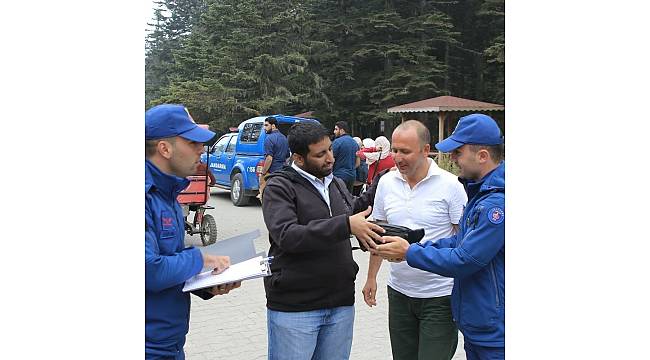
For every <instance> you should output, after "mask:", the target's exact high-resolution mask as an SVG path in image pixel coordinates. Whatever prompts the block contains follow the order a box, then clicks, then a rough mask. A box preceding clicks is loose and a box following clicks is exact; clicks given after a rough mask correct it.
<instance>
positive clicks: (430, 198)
mask: <svg viewBox="0 0 650 360" xmlns="http://www.w3.org/2000/svg"><path fill="white" fill-rule="evenodd" d="M428 161H429V171H428V173H427V175H426V176H425V177H424V179H422V180H421V181H420V182H419V183H417V184H416V185H415V186H414V187H413V189H411V187H410V186H409V184H408V182H406V180H405V179H404V178H403V177H402V174H400V172H399V171H389V172H388V173H387V174H386V175H384V176H383V177H382V178H381V179H379V184H378V185H377V192H376V193H375V206H374V208H373V210H372V217H373V218H374V219H375V220H386V221H387V222H388V223H389V224H395V225H401V226H406V227H408V228H411V229H420V228H423V229H424V237H423V238H422V240H421V241H420V242H425V241H427V240H432V241H436V240H438V239H441V238H445V237H449V236H451V235H453V233H452V231H453V230H452V226H451V224H458V222H459V221H460V218H461V216H462V214H463V208H464V206H465V205H466V204H467V194H466V193H465V189H464V188H463V185H462V184H461V183H460V182H458V177H457V176H456V175H454V174H452V173H450V172H448V171H445V170H443V169H441V168H439V167H438V165H437V164H436V163H435V162H434V161H433V160H432V159H428ZM388 285H389V286H390V287H391V288H393V289H395V290H397V291H399V292H400V293H402V294H404V295H406V296H410V297H414V298H432V297H440V296H446V295H450V294H451V289H452V287H453V285H454V279H452V278H446V277H443V276H440V275H438V274H434V273H431V272H428V271H423V270H420V269H416V268H412V267H410V266H409V265H408V264H407V263H406V261H402V262H399V263H390V274H389V277H388Z"/></svg>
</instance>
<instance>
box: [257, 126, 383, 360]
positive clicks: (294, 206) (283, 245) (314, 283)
mask: <svg viewBox="0 0 650 360" xmlns="http://www.w3.org/2000/svg"><path fill="white" fill-rule="evenodd" d="M289 148H290V149H291V152H292V153H293V163H292V165H291V166H290V167H286V168H284V169H282V170H280V171H277V172H275V173H273V174H271V175H269V177H268V179H267V181H268V182H267V185H266V190H265V192H264V202H263V203H262V212H263V214H264V222H265V223H266V227H267V228H268V230H269V242H270V244H271V248H270V249H269V255H270V256H273V257H274V259H273V262H272V263H271V270H272V273H273V274H272V275H271V276H270V277H266V278H264V289H265V291H266V300H267V302H266V306H267V326H268V358H269V359H271V360H273V359H294V360H295V359H305V360H307V359H347V358H349V356H350V349H351V347H352V329H353V324H354V280H355V278H356V274H357V272H358V271H359V266H358V265H357V264H356V263H355V262H354V260H353V259H352V251H351V250H352V249H351V245H350V234H354V235H355V236H356V237H357V239H358V240H359V243H360V245H362V246H363V247H365V248H375V247H376V245H375V243H374V241H373V239H374V240H376V241H380V238H381V237H380V235H378V234H381V233H383V229H382V228H381V227H379V226H377V225H375V224H372V223H370V222H368V221H366V216H368V215H369V214H370V212H371V210H372V208H371V205H372V203H373V201H374V195H375V188H376V186H377V182H378V181H375V182H374V183H373V184H372V185H371V186H370V188H369V189H368V191H366V192H365V193H364V194H363V195H362V196H361V197H353V196H352V195H351V194H350V192H349V191H348V190H347V187H346V185H345V183H344V182H343V181H342V180H341V179H338V178H336V177H334V176H333V174H332V168H333V164H334V156H333V153H332V142H331V140H330V138H329V136H328V134H327V130H326V129H325V128H324V127H323V126H322V125H320V124H316V123H299V124H296V125H294V126H293V127H292V128H291V130H290V131H289Z"/></svg>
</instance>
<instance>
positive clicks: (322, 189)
mask: <svg viewBox="0 0 650 360" xmlns="http://www.w3.org/2000/svg"><path fill="white" fill-rule="evenodd" d="M291 167H292V168H293V169H294V170H296V171H297V172H298V174H300V175H302V177H304V178H305V179H307V180H309V182H310V183H311V184H312V185H314V187H315V188H316V190H318V193H319V194H320V196H321V197H322V198H323V200H325V202H326V203H327V207H328V208H329V209H330V216H332V207H331V206H330V190H329V187H330V183H331V182H332V179H334V174H333V173H331V174H329V175H327V176H325V177H324V178H323V181H321V180H320V179H319V178H317V177H316V176H314V175H312V174H310V173H308V172H306V171H305V170H303V169H301V168H299V167H298V165H296V163H292V164H291Z"/></svg>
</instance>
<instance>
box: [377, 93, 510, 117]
mask: <svg viewBox="0 0 650 360" xmlns="http://www.w3.org/2000/svg"><path fill="white" fill-rule="evenodd" d="M503 110H505V106H503V105H499V104H491V103H486V102H482V101H476V100H469V99H463V98H459V97H455V96H447V95H445V96H438V97H434V98H431V99H426V100H420V101H416V102H412V103H408V104H404V105H399V106H394V107H392V108H389V109H388V112H389V113H408V112H441V111H503Z"/></svg>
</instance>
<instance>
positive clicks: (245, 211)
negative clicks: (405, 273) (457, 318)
mask: <svg viewBox="0 0 650 360" xmlns="http://www.w3.org/2000/svg"><path fill="white" fill-rule="evenodd" d="M228 196H229V194H228V192H225V191H222V190H212V196H211V199H210V203H209V204H210V205H213V206H215V207H216V209H215V210H209V213H210V214H212V215H214V216H215V218H216V220H217V229H218V230H217V231H218V239H219V240H222V239H226V238H228V237H231V236H234V235H237V234H241V233H244V232H247V231H251V230H255V229H259V230H260V232H261V234H262V235H261V237H260V238H259V239H257V240H256V241H255V248H256V250H257V251H267V250H268V248H269V245H268V231H267V230H266V226H265V225H264V220H263V219H262V210H261V207H260V205H259V203H258V202H254V203H252V205H249V206H247V207H235V206H233V205H232V204H231V202H230V198H229V197H228ZM186 244H187V245H195V246H200V244H201V240H200V238H199V237H198V236H192V237H190V236H188V237H187V238H186ZM354 259H355V261H356V262H357V264H359V268H360V270H359V273H358V274H357V281H356V303H355V309H356V315H355V316H356V317H355V322H354V338H353V341H352V353H351V355H350V359H353V360H357V359H359V360H366V359H367V360H383V359H392V356H391V351H390V340H389V337H388V299H387V298H386V277H387V274H388V271H387V269H388V266H386V264H384V265H383V266H382V268H381V270H380V272H379V274H378V276H377V282H378V284H379V286H378V287H379V290H378V292H379V293H378V294H377V306H375V307H373V308H372V309H371V308H369V307H368V306H367V305H366V304H365V303H364V302H363V295H362V293H361V290H362V289H363V285H364V282H365V279H366V276H367V270H368V254H367V253H362V252H361V251H359V250H355V251H354ZM265 304H266V299H265V296H264V285H263V282H262V280H261V279H256V280H251V281H245V282H243V283H242V286H241V288H239V289H236V290H235V291H233V292H231V293H230V294H228V295H225V296H218V297H215V298H213V299H211V300H207V301H204V300H201V299H200V298H198V297H196V296H192V312H191V317H190V332H189V334H188V336H187V343H186V345H185V353H186V358H187V359H188V360H199V359H206V360H207V359H242V360H244V359H245V360H248V359H266V352H267V348H266V344H267V335H266V307H265ZM454 359H465V352H464V351H463V342H462V335H460V333H459V344H458V350H457V351H456V355H455V356H454Z"/></svg>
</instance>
